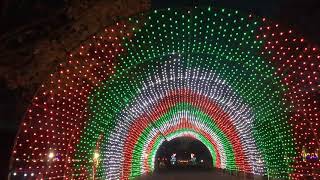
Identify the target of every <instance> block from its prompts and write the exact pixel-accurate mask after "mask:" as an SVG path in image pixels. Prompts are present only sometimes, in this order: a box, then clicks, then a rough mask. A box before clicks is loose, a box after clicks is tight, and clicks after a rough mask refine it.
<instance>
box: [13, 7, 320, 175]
mask: <svg viewBox="0 0 320 180" xmlns="http://www.w3.org/2000/svg"><path fill="white" fill-rule="evenodd" d="M319 62H320V54H319V50H318V49H317V48H316V47H311V46H309V44H308V43H307V42H306V40H304V39H303V38H298V37H297V35H294V34H293V33H292V30H286V29H282V28H281V27H280V26H279V25H277V24H273V23H272V22H269V21H267V20H266V19H264V18H259V17H255V16H253V15H245V14H242V13H240V12H238V11H233V10H225V9H212V8H208V9H197V8H195V9H192V10H171V9H168V10H163V11H152V12H149V13H147V14H141V15H138V16H135V17H132V18H130V19H129V20H122V21H120V22H118V23H116V24H115V25H113V26H110V27H108V28H106V29H105V32H102V33H101V34H98V35H96V36H94V37H93V38H92V40H90V41H88V42H86V44H85V45H83V46H80V48H79V50H78V51H77V52H75V53H73V54H70V56H69V58H68V59H67V60H66V62H65V63H62V64H60V66H59V67H58V70H57V71H56V72H55V73H54V74H52V75H51V76H50V78H49V80H48V82H46V83H44V84H43V85H42V86H41V87H40V88H39V90H38V92H37V94H36V95H35V97H34V99H33V101H32V103H31V105H30V107H29V108H28V111H27V113H26V116H25V118H24V120H23V122H22V125H21V128H20V131H19V133H18V136H17V139H16V144H15V147H14V150H13V154H12V162H11V169H12V171H13V173H15V175H17V177H18V176H19V175H24V174H27V176H30V175H31V174H33V175H34V176H37V177H51V178H65V179H71V178H77V179H87V178H88V177H90V176H92V175H93V174H94V175H95V176H96V177H99V178H110V179H119V178H120V177H123V178H124V179H127V178H129V177H136V176H139V175H141V174H142V173H144V172H146V171H148V170H149V169H150V170H152V167H151V168H148V167H145V166H144V165H142V166H139V167H138V168H137V169H139V170H132V169H127V170H125V171H126V172H125V174H123V171H122V170H123V168H124V167H126V166H127V165H128V167H131V166H132V165H133V163H130V164H127V165H125V163H124V161H123V159H124V158H125V156H123V154H125V155H126V156H127V157H128V158H129V159H134V163H135V164H143V163H145V160H144V159H143V158H140V157H138V158H137V157H135V156H132V154H131V153H130V151H134V150H135V148H136V147H139V148H142V149H143V148H145V149H149V150H151V151H150V152H151V154H152V156H154V152H155V149H156V147H157V146H158V144H159V142H160V141H161V138H160V139H159V138H157V137H159V136H157V134H158V133H159V132H161V133H164V132H166V131H167V130H168V128H169V127H173V126H174V125H177V122H178V121H179V118H175V117H180V119H181V117H183V118H185V119H187V121H188V122H190V124H192V125H193V126H192V127H191V126H190V127H189V129H190V131H191V130H193V131H195V132H197V131H196V130H197V128H198V130H200V129H201V132H202V134H201V135H203V134H208V137H209V136H212V137H213V136H214V134H217V135H216V137H217V138H216V139H215V140H212V141H210V142H212V146H214V143H216V144H217V146H216V147H218V148H216V149H217V150H216V151H215V153H216V154H218V153H221V152H224V153H225V154H226V155H225V156H226V157H227V156H232V157H233V156H234V159H235V162H238V164H237V163H236V167H237V168H239V169H240V170H243V171H246V172H249V173H254V174H259V175H266V174H268V175H269V176H272V177H276V178H291V179H299V178H303V177H302V176H301V174H309V175H313V176H315V177H320V176H319V174H317V173H316V172H312V171H311V170H309V169H302V168H301V167H302V166H303V167H310V169H312V168H319V167H320V165H319V163H313V162H309V161H307V160H306V159H305V154H306V153H315V152H316V151H317V150H318V149H319V145H318V144H319V141H318V134H319V133H320V132H319V130H320V127H319V126H320V125H319V123H317V122H318V121H319V113H318V112H319V108H318V107H320V104H319V101H320V100H319V98H318V96H317V89H318V84H319V69H320V64H319ZM179 105H181V106H182V107H183V108H180V109H179V110H178V111H174V112H172V113H171V116H170V117H171V118H164V119H165V120H164V119H161V115H163V116H165V114H166V113H167V114H168V112H170V109H174V107H175V106H177V107H178V106H179ZM195 113H198V114H201V113H203V114H205V115H207V116H208V117H207V118H204V117H205V116H204V115H201V116H200V115H198V114H197V116H196V115H195ZM181 115H184V116H181ZM168 117H169V116H168ZM199 117H201V118H199ZM138 122H140V123H138ZM204 122H205V123H204ZM152 124H153V125H152ZM182 124H183V123H182ZM182 124H180V125H179V124H178V125H177V126H180V127H179V128H178V129H183V125H182ZM215 126H216V127H217V129H219V131H218V130H215V131H214V127H215ZM178 129H177V131H172V132H171V133H178ZM131 132H132V133H131ZM138 132H140V133H138ZM218 132H221V133H218ZM130 133H131V134H132V135H134V136H130V137H129V138H127V136H128V134H130ZM197 133H199V132H197ZM223 136H226V139H228V141H229V142H230V146H232V148H233V151H234V154H232V155H231V154H230V153H229V152H230V151H227V150H226V149H225V148H222V145H220V146H219V142H221V143H220V144H223V142H222V141H223ZM154 139H155V140H154ZM212 139H214V138H212ZM131 140H132V141H131ZM143 140H145V141H143ZM151 142H154V145H150V144H151ZM146 147H148V148H146ZM219 147H221V148H219ZM223 147H225V146H223ZM145 151H146V150H145ZM212 152H213V151H212ZM133 154H134V153H133ZM152 156H150V157H148V159H149V160H148V162H149V165H150V161H151V160H152ZM217 157H218V156H217ZM220 157H221V156H220ZM220 160H221V158H220ZM220 162H223V161H220ZM226 162H228V158H226ZM149 165H148V166H149ZM132 167H136V166H132ZM221 167H222V168H229V166H223V165H222V166H221ZM230 169H233V168H230ZM130 172H135V174H133V175H130ZM136 172H137V173H136Z"/></svg>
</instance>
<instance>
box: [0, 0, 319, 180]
mask: <svg viewBox="0 0 320 180" xmlns="http://www.w3.org/2000/svg"><path fill="white" fill-rule="evenodd" d="M2 2H5V1H4V0H1V1H0V5H1V3H2ZM6 2H9V1H6ZM15 2H19V3H18V4H19V6H12V7H8V8H6V10H7V12H1V14H0V17H1V19H0V20H1V21H0V27H7V29H5V28H0V35H1V33H3V32H5V31H9V30H11V29H14V28H17V27H19V26H21V25H23V24H27V23H30V22H32V21H33V20H34V19H35V18H38V17H41V18H46V17H50V15H51V14H54V12H55V11H58V10H61V8H62V7H63V6H65V5H66V3H65V1H63V0H30V1H18V0H15ZM20 2H21V3H20ZM34 3H38V4H37V5H36V6H35V7H34V6H33V5H34ZM192 5H198V6H207V5H212V6H218V7H224V8H232V9H238V10H242V11H244V12H251V13H253V14H256V15H258V16H266V17H270V18H272V19H274V20H275V21H278V22H280V23H281V24H285V25H291V26H292V27H293V28H294V29H297V31H298V32H301V33H302V34H303V35H304V36H305V37H307V38H308V39H309V40H311V41H314V42H316V43H318V44H319V43H320V36H319V34H320V33H319V32H320V24H319V19H320V1H319V0H304V1H301V0H153V1H152V3H151V7H152V9H159V8H160V9H161V8H167V7H191V6H192ZM0 10H2V7H0ZM0 53H1V52H0ZM0 61H1V60H0ZM16 94H17V90H9V89H7V88H6V84H5V83H3V82H2V81H1V79H0V98H1V101H0V119H1V120H0V133H1V134H0V135H1V139H2V140H1V148H0V149H1V152H0V154H1V156H0V157H1V158H0V161H1V167H3V164H4V165H5V166H6V164H7V162H8V158H9V156H10V152H11V147H12V144H13V139H14V137H15V134H16V131H17V128H18V124H19V121H20V120H21V119H22V117H23V114H24V112H23V111H25V110H18V109H17V106H18V105H19V103H21V102H19V99H18V98H17V95H16ZM2 158H4V159H2ZM1 171H2V170H1ZM0 179H2V178H1V177H0Z"/></svg>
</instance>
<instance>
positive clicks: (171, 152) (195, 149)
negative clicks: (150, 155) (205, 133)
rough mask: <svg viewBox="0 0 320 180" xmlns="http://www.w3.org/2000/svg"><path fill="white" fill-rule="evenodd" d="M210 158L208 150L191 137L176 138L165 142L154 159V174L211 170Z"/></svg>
mask: <svg viewBox="0 0 320 180" xmlns="http://www.w3.org/2000/svg"><path fill="white" fill-rule="evenodd" d="M212 161H213V160H212V156H211V154H210V151H209V150H208V148H207V147H206V146H205V145H204V144H203V143H202V142H201V141H199V140H197V139H195V138H192V137H178V138H175V139H172V140H170V141H165V142H163V143H162V144H161V146H160V147H159V149H158V151H157V154H156V158H155V162H154V163H155V166H154V167H155V172H164V171H184V170H187V171H189V170H197V171H202V170H211V169H212V164H213V163H212Z"/></svg>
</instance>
